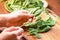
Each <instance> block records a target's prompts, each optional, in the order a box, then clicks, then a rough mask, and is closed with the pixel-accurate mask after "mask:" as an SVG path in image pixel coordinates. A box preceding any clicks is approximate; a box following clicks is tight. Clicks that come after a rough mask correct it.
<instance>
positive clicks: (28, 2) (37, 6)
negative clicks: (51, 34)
mask: <svg viewBox="0 0 60 40" xmlns="http://www.w3.org/2000/svg"><path fill="white" fill-rule="evenodd" d="M43 5H44V3H43V2H42V0H9V1H7V2H6V8H7V9H8V10H9V11H10V12H13V11H15V10H27V11H28V12H29V13H30V14H33V15H34V16H35V19H34V20H33V21H32V22H29V21H27V22H25V23H24V24H23V25H22V26H25V27H28V29H27V31H28V32H29V33H30V35H35V36H36V37H37V38H40V36H39V33H40V32H46V31H48V30H50V28H51V27H52V26H53V25H54V24H55V21H54V20H53V19H52V18H51V17H50V16H49V14H48V13H49V11H48V10H47V9H46V8H44V7H43ZM43 11H45V14H46V18H44V20H42V18H41V13H42V12H43Z"/></svg>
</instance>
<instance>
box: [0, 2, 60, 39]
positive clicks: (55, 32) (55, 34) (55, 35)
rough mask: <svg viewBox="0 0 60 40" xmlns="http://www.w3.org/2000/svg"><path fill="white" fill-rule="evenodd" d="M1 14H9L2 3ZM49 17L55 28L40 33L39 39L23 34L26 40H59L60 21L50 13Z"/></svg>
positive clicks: (0, 5) (0, 4)
mask: <svg viewBox="0 0 60 40" xmlns="http://www.w3.org/2000/svg"><path fill="white" fill-rule="evenodd" d="M2 13H3V14H6V13H9V12H8V11H7V10H6V9H5V8H4V2H2V3H0V14H2ZM51 15H52V17H53V18H54V19H55V20H56V24H55V26H53V27H52V28H51V30H49V31H48V32H46V33H40V34H41V39H37V38H36V37H35V36H29V35H28V33H27V32H25V33H24V34H25V37H26V38H27V40H60V20H58V19H57V17H58V16H56V15H54V13H52V14H51Z"/></svg>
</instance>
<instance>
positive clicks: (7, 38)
mask: <svg viewBox="0 0 60 40" xmlns="http://www.w3.org/2000/svg"><path fill="white" fill-rule="evenodd" d="M23 32H24V30H23V29H22V28H20V27H10V28H6V29H4V30H3V32H2V33H1V34H0V40H20V39H21V37H22V36H23Z"/></svg>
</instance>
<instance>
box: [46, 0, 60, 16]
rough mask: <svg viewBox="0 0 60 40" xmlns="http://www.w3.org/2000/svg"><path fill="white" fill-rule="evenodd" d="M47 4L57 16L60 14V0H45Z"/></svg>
mask: <svg viewBox="0 0 60 40" xmlns="http://www.w3.org/2000/svg"><path fill="white" fill-rule="evenodd" d="M46 1H47V2H48V4H49V8H50V9H51V10H53V11H54V12H55V13H56V14H57V15H58V16H60V0H46Z"/></svg>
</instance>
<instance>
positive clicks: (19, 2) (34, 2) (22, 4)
mask: <svg viewBox="0 0 60 40" xmlns="http://www.w3.org/2000/svg"><path fill="white" fill-rule="evenodd" d="M43 5H44V3H43V2H42V1H41V0H9V1H7V2H6V8H7V9H8V10H9V11H10V12H12V11H15V10H21V9H26V10H27V9H29V8H33V9H34V8H37V7H39V8H40V9H41V8H42V7H43Z"/></svg>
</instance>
